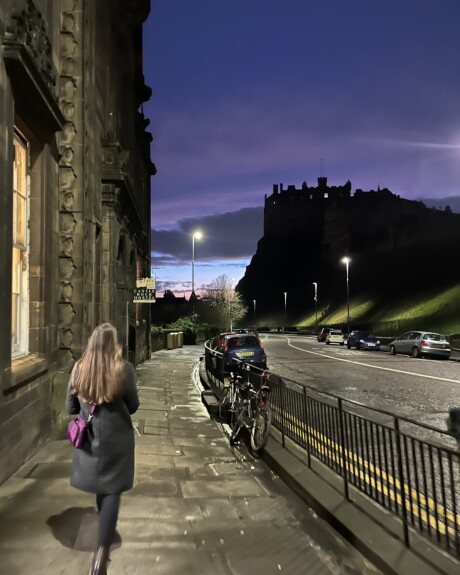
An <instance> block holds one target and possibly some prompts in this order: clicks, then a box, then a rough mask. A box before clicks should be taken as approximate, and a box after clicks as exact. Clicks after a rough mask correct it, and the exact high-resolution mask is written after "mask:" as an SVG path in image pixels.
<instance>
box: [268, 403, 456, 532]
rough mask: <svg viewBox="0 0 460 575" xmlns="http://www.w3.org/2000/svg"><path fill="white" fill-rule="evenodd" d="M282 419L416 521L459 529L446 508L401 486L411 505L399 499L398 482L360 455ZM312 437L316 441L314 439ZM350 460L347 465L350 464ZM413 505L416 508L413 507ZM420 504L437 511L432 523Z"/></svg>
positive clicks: (294, 421) (442, 529) (294, 420)
mask: <svg viewBox="0 0 460 575" xmlns="http://www.w3.org/2000/svg"><path fill="white" fill-rule="evenodd" d="M271 406H272V409H273V411H274V412H275V414H276V415H277V417H280V416H281V411H280V409H279V407H278V406H276V405H273V404H271ZM284 417H285V418H287V419H289V420H290V421H288V422H287V425H286V427H287V429H289V430H291V431H292V432H294V433H295V434H296V435H298V436H299V437H301V438H302V439H303V440H304V441H306V442H307V443H309V444H310V445H311V446H312V447H314V448H315V449H316V450H317V451H318V452H319V453H320V454H322V455H324V456H326V457H327V458H328V459H329V460H331V461H334V462H335V463H336V464H338V465H339V466H340V467H341V468H342V469H343V465H345V469H346V470H347V471H349V472H350V473H352V474H353V475H354V476H355V477H359V478H360V479H361V480H362V481H364V482H366V483H367V484H369V485H371V486H372V487H373V488H375V489H377V490H378V491H380V492H381V493H383V494H384V495H385V496H386V497H388V498H389V499H391V500H392V501H395V502H396V503H397V504H398V505H400V506H402V505H403V504H404V506H405V507H406V509H407V510H409V511H412V513H413V515H415V516H417V517H420V519H421V520H422V521H423V522H424V523H429V524H430V526H431V527H432V528H433V529H437V530H438V531H439V532H440V533H441V534H442V535H445V534H446V527H445V522H444V521H442V519H443V518H445V519H446V520H447V521H449V522H451V523H453V524H454V525H455V524H456V525H457V526H458V527H460V515H457V517H455V516H454V514H453V513H452V512H451V511H449V510H448V509H446V508H444V506H443V505H441V504H440V503H437V502H435V501H433V500H432V499H431V498H428V499H426V498H425V496H424V495H423V494H421V493H419V492H418V491H416V490H415V489H413V488H411V487H409V486H408V485H404V489H403V491H404V494H405V495H406V496H407V495H410V496H411V497H412V502H411V501H410V500H409V499H407V497H404V501H403V498H402V496H401V493H400V492H401V483H400V481H399V480H398V479H397V478H393V477H392V476H391V475H390V474H387V473H386V472H385V471H383V470H381V469H379V468H378V467H376V466H374V465H373V464H372V463H370V462H368V461H367V460H365V459H363V458H362V457H361V456H359V455H357V454H356V453H354V452H352V451H349V450H347V449H345V451H344V450H343V449H342V446H341V445H339V444H338V443H336V442H335V441H333V440H331V439H330V438H328V437H326V436H324V435H323V434H321V433H320V432H319V431H318V430H316V429H315V428H312V427H310V426H308V425H306V424H305V423H304V422H301V421H299V420H298V419H297V418H295V417H294V416H292V415H291V414H289V413H286V412H284ZM312 436H316V437H317V439H315V437H312ZM350 460H351V462H350ZM354 462H356V463H357V464H359V465H361V466H362V467H364V468H367V469H368V470H369V472H370V473H373V474H374V475H376V476H378V477H379V478H380V479H381V480H376V479H375V478H374V477H372V476H371V474H370V473H365V472H364V471H362V469H360V468H359V466H358V465H355V464H354ZM384 481H386V482H387V483H390V484H392V485H394V486H395V488H396V489H397V491H396V492H395V490H394V489H393V490H391V489H389V488H388V487H387V486H386V485H385V484H384V483H383V482H384ZM417 502H418V504H419V505H417ZM420 505H421V506H424V507H427V508H428V510H429V511H431V512H437V514H438V519H437V520H436V518H435V517H433V516H431V515H430V514H429V511H428V512H427V511H425V510H424V509H420ZM447 532H448V533H449V534H451V535H455V528H451V527H450V526H448V527H447Z"/></svg>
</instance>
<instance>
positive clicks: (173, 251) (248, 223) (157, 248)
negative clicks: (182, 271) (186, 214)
mask: <svg viewBox="0 0 460 575" xmlns="http://www.w3.org/2000/svg"><path fill="white" fill-rule="evenodd" d="M196 230H200V231H201V232H202V233H203V238H202V239H201V240H195V260H198V259H199V261H200V264H201V265H203V264H205V262H206V261H207V260H209V261H213V262H214V260H238V259H244V260H246V259H248V258H251V257H252V256H253V255H254V253H255V252H256V248H257V242H258V240H259V239H260V238H261V237H262V235H263V208H243V209H240V210H237V211H233V212H226V213H223V214H217V215H211V216H204V217H202V218H198V217H194V218H187V219H183V220H181V221H179V222H178V223H177V227H176V229H166V230H165V229H152V253H153V265H177V266H179V265H184V263H186V262H190V261H191V257H192V247H193V242H192V234H193V232H194V231H196ZM214 265H215V263H213V266H214ZM226 265H229V264H226ZM235 265H238V264H235Z"/></svg>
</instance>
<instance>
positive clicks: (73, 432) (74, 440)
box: [67, 405, 96, 449]
mask: <svg viewBox="0 0 460 575" xmlns="http://www.w3.org/2000/svg"><path fill="white" fill-rule="evenodd" d="M95 409H96V405H93V406H92V407H91V409H90V412H89V417H88V419H87V420H86V419H85V418H84V417H82V416H81V415H77V417H75V419H72V421H71V422H70V423H69V426H68V427H67V438H68V440H69V441H70V443H71V444H72V445H73V446H74V447H76V448H77V449H80V448H81V447H83V444H84V443H85V441H86V438H87V436H88V424H89V423H90V421H91V420H92V419H93V414H94V410H95Z"/></svg>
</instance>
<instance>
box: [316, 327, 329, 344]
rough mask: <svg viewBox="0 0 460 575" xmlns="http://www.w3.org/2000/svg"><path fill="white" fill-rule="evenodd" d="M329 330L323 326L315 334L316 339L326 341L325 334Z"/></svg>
mask: <svg viewBox="0 0 460 575" xmlns="http://www.w3.org/2000/svg"><path fill="white" fill-rule="evenodd" d="M330 331H331V330H330V329H329V328H328V327H323V329H320V330H319V332H318V335H317V336H316V337H317V339H318V341H326V337H327V334H328V333H329V332H330Z"/></svg>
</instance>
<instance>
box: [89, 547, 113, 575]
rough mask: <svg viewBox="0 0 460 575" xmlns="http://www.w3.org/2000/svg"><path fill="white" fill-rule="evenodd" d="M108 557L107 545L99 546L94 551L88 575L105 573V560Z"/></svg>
mask: <svg viewBox="0 0 460 575" xmlns="http://www.w3.org/2000/svg"><path fill="white" fill-rule="evenodd" d="M108 559H109V550H108V548H107V547H99V548H98V550H97V551H95V552H94V555H93V561H92V562H91V567H90V569H89V573H88V575H107V561H108Z"/></svg>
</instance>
